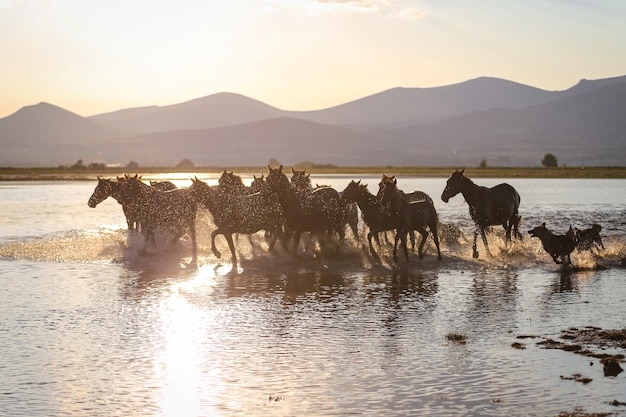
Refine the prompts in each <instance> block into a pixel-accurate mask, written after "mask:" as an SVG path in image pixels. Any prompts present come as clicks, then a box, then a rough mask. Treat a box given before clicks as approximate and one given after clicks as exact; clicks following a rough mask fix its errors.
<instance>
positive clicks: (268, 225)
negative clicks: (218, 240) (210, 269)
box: [189, 177, 286, 266]
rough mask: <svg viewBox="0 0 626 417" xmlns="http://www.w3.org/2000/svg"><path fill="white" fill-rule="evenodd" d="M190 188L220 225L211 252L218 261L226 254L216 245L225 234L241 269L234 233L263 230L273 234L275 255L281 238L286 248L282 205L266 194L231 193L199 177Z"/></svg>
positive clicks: (232, 255)
mask: <svg viewBox="0 0 626 417" xmlns="http://www.w3.org/2000/svg"><path fill="white" fill-rule="evenodd" d="M191 182H192V183H191V187H189V189H190V192H191V194H192V196H193V198H194V199H195V200H196V201H197V202H199V203H202V204H204V206H205V207H206V208H207V209H208V210H209V212H210V213H211V215H212V216H213V222H214V223H215V225H216V226H217V229H215V230H214V231H213V232H212V233H211V251H212V252H213V254H214V255H215V256H216V257H217V258H221V257H222V254H221V252H220V251H219V250H217V248H216V246H215V237H216V236H217V235H223V236H224V238H225V239H226V242H227V243H228V247H229V248H230V253H231V261H232V264H233V266H237V254H236V251H235V244H234V242H233V234H234V233H244V234H252V233H256V232H258V231H260V230H265V231H266V232H271V238H270V242H269V249H270V252H271V253H273V254H275V251H274V245H275V243H276V240H277V239H278V238H279V237H280V238H281V240H283V246H285V248H286V243H285V241H284V239H283V222H284V219H283V214H282V208H281V206H280V204H279V203H278V202H277V201H276V200H275V199H274V198H272V196H271V195H270V194H268V193H266V192H258V193H252V194H245V195H244V194H239V195H236V194H231V193H229V192H228V191H226V190H224V189H221V186H219V185H218V186H209V185H208V184H207V183H205V182H203V181H201V180H199V179H198V178H197V177H195V178H192V179H191Z"/></svg>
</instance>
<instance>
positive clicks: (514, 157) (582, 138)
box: [0, 76, 626, 167]
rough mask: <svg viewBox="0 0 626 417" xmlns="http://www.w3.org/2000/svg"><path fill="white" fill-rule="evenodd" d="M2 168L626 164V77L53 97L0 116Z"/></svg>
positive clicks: (483, 78) (494, 79) (488, 79)
mask: <svg viewBox="0 0 626 417" xmlns="http://www.w3.org/2000/svg"><path fill="white" fill-rule="evenodd" d="M0 144H1V146H2V152H1V153H0V166H15V167H19V166H33V167H34V166H57V165H69V164H72V163H74V162H75V161H77V160H78V159H82V160H83V161H85V163H89V162H104V163H107V164H122V165H124V164H126V163H127V162H128V161H136V162H138V163H139V165H140V166H173V165H175V164H176V163H178V162H179V161H181V160H182V159H185V158H187V159H190V160H191V161H193V162H194V163H195V164H196V165H199V166H234V165H238V166H241V165H257V166H258V165H265V164H267V163H268V161H269V159H272V158H273V159H276V160H278V161H280V162H282V163H285V164H296V163H299V162H301V161H312V162H315V163H319V164H335V165H374V166H388V165H395V166H401V165H422V166H434V165H448V166H459V167H461V166H475V165H478V164H479V163H480V162H481V161H483V160H485V161H486V162H487V164H488V165H490V166H534V165H540V161H541V159H542V158H543V156H544V155H545V154H546V153H553V154H554V155H556V156H557V158H558V160H559V162H560V163H561V164H566V165H568V166H585V165H587V166H591V165H611V166H623V165H625V164H626V76H620V77H613V78H605V79H599V80H581V81H580V82H579V83H578V84H576V85H574V86H573V87H571V88H569V89H567V90H563V91H546V90H541V89H538V88H534V87H530V86H527V85H523V84H519V83H515V82H512V81H508V80H503V79H498V78H490V77H481V78H477V79H473V80H468V81H465V82H462V83H458V84H453V85H448V86H442V87H432V88H400V87H399V88H393V89H390V90H386V91H383V92H380V93H377V94H374V95H370V96H367V97H363V98H360V99H357V100H354V101H351V102H348V103H344V104H340V105H337V106H334V107H329V108H326V109H321V110H315V111H288V110H282V109H278V108H276V107H273V106H270V105H268V104H266V103H263V102H260V101H258V100H254V99H252V98H249V97H246V96H242V95H239V94H234V93H218V94H213V95H209V96H206V97H202V98H197V99H194V100H190V101H187V102H184V103H178V104H172V105H168V106H147V107H138V108H129V109H122V110H118V111H114V112H110V113H103V114H97V115H93V116H89V117H82V116H79V115H77V114H75V113H72V112H71V111H68V110H65V109H62V108H60V107H58V106H55V105H53V104H48V103H39V104H36V105H32V106H26V107H23V108H21V109H19V110H18V111H17V112H15V113H13V114H11V115H9V116H7V117H5V118H2V119H0Z"/></svg>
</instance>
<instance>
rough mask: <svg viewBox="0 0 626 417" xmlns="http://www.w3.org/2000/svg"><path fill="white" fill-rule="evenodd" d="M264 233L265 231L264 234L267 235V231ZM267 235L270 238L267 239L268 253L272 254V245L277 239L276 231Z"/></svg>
mask: <svg viewBox="0 0 626 417" xmlns="http://www.w3.org/2000/svg"><path fill="white" fill-rule="evenodd" d="M265 233H266V236H267V231H266V232H265ZM269 237H270V239H269V250H270V253H271V254H272V255H276V250H275V249H274V245H275V244H276V241H277V240H278V233H277V232H275V231H274V232H273V233H270V234H269ZM266 238H267V237H266Z"/></svg>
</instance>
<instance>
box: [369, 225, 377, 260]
mask: <svg viewBox="0 0 626 417" xmlns="http://www.w3.org/2000/svg"><path fill="white" fill-rule="evenodd" d="M372 238H374V239H375V240H376V243H378V247H379V248H380V240H379V239H378V233H373V232H372V231H371V230H370V231H369V232H368V233H367V241H368V243H369V245H370V253H371V254H372V256H373V257H374V258H376V259H378V254H377V253H376V251H375V250H374V245H372Z"/></svg>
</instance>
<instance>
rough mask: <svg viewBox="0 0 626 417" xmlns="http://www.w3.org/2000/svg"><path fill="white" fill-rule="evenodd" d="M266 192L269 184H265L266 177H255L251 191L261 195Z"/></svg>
mask: <svg viewBox="0 0 626 417" xmlns="http://www.w3.org/2000/svg"><path fill="white" fill-rule="evenodd" d="M266 190H267V183H266V182H265V175H263V174H261V176H260V177H257V176H256V175H253V176H252V182H251V183H250V191H251V192H253V193H260V192H264V191H266Z"/></svg>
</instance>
